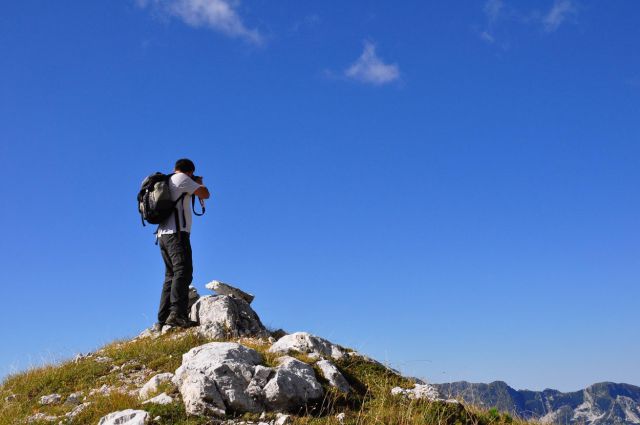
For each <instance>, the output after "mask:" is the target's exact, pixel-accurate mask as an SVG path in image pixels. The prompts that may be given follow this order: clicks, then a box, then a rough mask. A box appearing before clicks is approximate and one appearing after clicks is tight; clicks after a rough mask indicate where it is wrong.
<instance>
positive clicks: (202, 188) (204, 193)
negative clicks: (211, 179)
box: [193, 177, 211, 199]
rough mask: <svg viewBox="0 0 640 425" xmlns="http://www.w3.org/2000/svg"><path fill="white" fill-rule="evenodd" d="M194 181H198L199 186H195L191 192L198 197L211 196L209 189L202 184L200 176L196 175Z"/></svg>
mask: <svg viewBox="0 0 640 425" xmlns="http://www.w3.org/2000/svg"><path fill="white" fill-rule="evenodd" d="M196 183H198V184H199V185H200V187H199V188H197V189H196V190H195V191H194V192H193V194H194V195H196V196H197V197H198V198H200V199H209V196H211V195H210V194H209V189H207V186H204V185H203V184H202V177H198V178H197V179H196Z"/></svg>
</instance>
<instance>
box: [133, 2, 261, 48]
mask: <svg viewBox="0 0 640 425" xmlns="http://www.w3.org/2000/svg"><path fill="white" fill-rule="evenodd" d="M137 3H138V5H139V6H140V7H143V8H144V7H147V6H150V7H154V8H156V9H158V10H159V11H160V12H162V13H167V14H168V15H171V16H175V17H177V18H180V19H181V20H182V21H183V22H185V23H186V24H187V25H190V26H192V27H206V28H210V29H212V30H214V31H218V32H220V33H222V34H225V35H227V36H229V37H235V38H241V39H244V40H246V41H248V42H250V43H254V44H262V42H263V41H264V39H263V37H262V35H261V34H260V32H258V30H256V29H249V28H247V27H246V26H245V24H244V23H243V22H242V18H240V15H239V14H238V11H237V7H238V5H239V0H137Z"/></svg>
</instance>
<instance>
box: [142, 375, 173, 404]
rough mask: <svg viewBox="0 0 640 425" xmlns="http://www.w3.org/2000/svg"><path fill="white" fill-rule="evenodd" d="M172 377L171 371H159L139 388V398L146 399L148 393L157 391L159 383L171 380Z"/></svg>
mask: <svg viewBox="0 0 640 425" xmlns="http://www.w3.org/2000/svg"><path fill="white" fill-rule="evenodd" d="M172 379H173V373H170V372H167V373H159V374H157V375H155V376H153V377H152V378H151V379H149V381H148V382H147V383H146V384H144V385H143V386H142V388H140V392H139V397H140V399H141V400H146V399H148V398H149V396H150V395H152V394H154V393H156V392H157V391H158V387H159V386H160V384H164V383H165V382H171V380H172Z"/></svg>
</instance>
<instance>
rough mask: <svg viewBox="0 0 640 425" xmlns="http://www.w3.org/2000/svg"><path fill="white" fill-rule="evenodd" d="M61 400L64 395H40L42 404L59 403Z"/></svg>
mask: <svg viewBox="0 0 640 425" xmlns="http://www.w3.org/2000/svg"><path fill="white" fill-rule="evenodd" d="M61 400H62V396H61V395H60V394H49V395H43V396H42V397H40V404H41V405H43V406H46V405H49V404H58V403H60V401H61Z"/></svg>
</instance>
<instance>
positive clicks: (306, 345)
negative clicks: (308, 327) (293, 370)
mask: <svg viewBox="0 0 640 425" xmlns="http://www.w3.org/2000/svg"><path fill="white" fill-rule="evenodd" d="M289 351H299V352H301V353H305V354H308V355H311V356H312V357H314V356H315V357H332V358H334V359H341V358H343V357H344V355H345V354H344V352H343V350H342V349H341V348H340V347H339V346H337V345H335V344H332V343H331V342H329V341H327V340H326V339H324V338H320V337H318V336H315V335H311V334H309V333H307V332H296V333H293V334H289V335H285V336H283V337H282V338H280V339H279V340H277V341H276V342H275V343H274V344H273V345H272V346H271V348H269V352H270V353H283V354H286V353H288V352H289Z"/></svg>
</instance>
